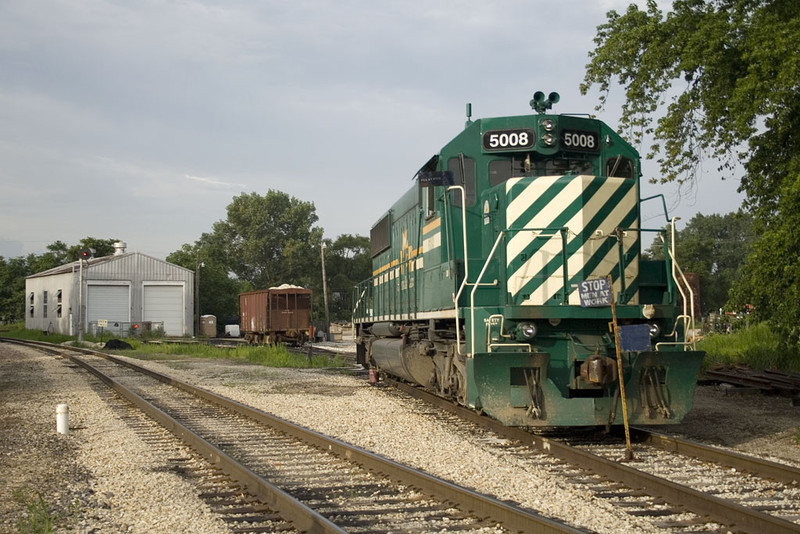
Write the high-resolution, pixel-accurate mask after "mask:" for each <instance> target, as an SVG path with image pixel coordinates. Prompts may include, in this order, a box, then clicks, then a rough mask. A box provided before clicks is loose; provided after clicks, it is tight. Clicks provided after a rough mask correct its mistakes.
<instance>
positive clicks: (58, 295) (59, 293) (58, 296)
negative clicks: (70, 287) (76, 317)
mask: <svg viewBox="0 0 800 534" xmlns="http://www.w3.org/2000/svg"><path fill="white" fill-rule="evenodd" d="M56 297H57V298H58V303H59V304H61V290H60V289H59V290H58V292H57V293H56Z"/></svg>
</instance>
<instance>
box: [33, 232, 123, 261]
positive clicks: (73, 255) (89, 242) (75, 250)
mask: <svg viewBox="0 0 800 534" xmlns="http://www.w3.org/2000/svg"><path fill="white" fill-rule="evenodd" d="M117 241H119V239H98V238H96V237H84V238H83V239H81V240H80V243H79V244H77V245H73V246H71V247H69V248H68V249H67V259H68V260H69V261H77V259H78V258H79V257H80V253H81V250H82V249H85V248H88V249H92V250H94V257H95V258H102V257H104V256H111V255H112V254H114V243H116V242H117ZM56 243H61V242H60V241H56ZM56 243H54V244H53V245H55V244H56ZM61 244H62V245H63V243H61ZM53 245H51V246H53ZM48 248H50V247H48ZM65 263H66V262H65Z"/></svg>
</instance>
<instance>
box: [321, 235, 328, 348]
mask: <svg viewBox="0 0 800 534" xmlns="http://www.w3.org/2000/svg"><path fill="white" fill-rule="evenodd" d="M319 255H320V257H321V258H322V299H323V301H324V302H325V341H328V340H329V339H330V329H331V320H330V316H329V315H328V281H327V280H326V277H325V241H323V242H321V243H320V245H319Z"/></svg>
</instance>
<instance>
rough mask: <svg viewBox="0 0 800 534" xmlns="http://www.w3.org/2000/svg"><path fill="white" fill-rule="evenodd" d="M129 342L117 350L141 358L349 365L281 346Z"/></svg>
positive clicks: (338, 359) (268, 364)
mask: <svg viewBox="0 0 800 534" xmlns="http://www.w3.org/2000/svg"><path fill="white" fill-rule="evenodd" d="M126 341H127V342H128V343H130V344H131V345H132V346H133V350H132V351H127V350H126V351H115V352H117V353H118V354H124V355H126V356H131V357H134V358H141V359H162V358H163V357H164V356H170V357H174V358H180V357H190V358H225V359H231V360H239V361H242V362H247V363H252V364H256V365H264V366H266V367H292V368H315V369H319V368H327V367H345V366H346V364H345V362H344V360H343V359H342V358H341V357H340V356H338V355H337V356H332V357H328V356H327V355H319V354H318V355H315V356H313V357H312V358H311V359H310V360H309V358H308V356H306V355H302V354H296V353H293V352H289V350H287V349H286V347H284V346H282V345H263V346H256V347H253V346H248V345H243V346H238V347H214V346H210V345H205V344H203V343H142V342H140V341H137V340H130V339H128V340H126Z"/></svg>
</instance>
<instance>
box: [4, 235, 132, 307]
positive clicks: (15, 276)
mask: <svg viewBox="0 0 800 534" xmlns="http://www.w3.org/2000/svg"><path fill="white" fill-rule="evenodd" d="M116 242H117V239H97V238H94V237H85V238H83V239H81V240H80V243H79V244H77V245H72V246H69V245H67V244H66V243H64V242H62V241H55V242H53V243H51V244H49V245H47V252H44V253H42V254H28V255H27V256H20V257H18V258H9V259H5V258H3V257H2V256H0V322H8V323H13V322H17V321H22V320H24V319H25V278H26V277H28V276H31V275H33V274H36V273H40V272H42V271H46V270H48V269H52V268H54V267H58V266H60V265H64V264H66V263H70V262H72V261H76V260H77V259H78V257H79V253H80V250H81V249H83V248H92V249H94V250H95V254H94V255H95V257H97V258H99V257H101V256H108V255H111V254H113V253H114V243H116Z"/></svg>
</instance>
